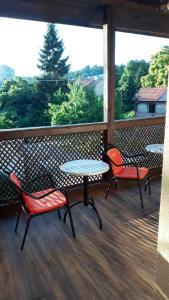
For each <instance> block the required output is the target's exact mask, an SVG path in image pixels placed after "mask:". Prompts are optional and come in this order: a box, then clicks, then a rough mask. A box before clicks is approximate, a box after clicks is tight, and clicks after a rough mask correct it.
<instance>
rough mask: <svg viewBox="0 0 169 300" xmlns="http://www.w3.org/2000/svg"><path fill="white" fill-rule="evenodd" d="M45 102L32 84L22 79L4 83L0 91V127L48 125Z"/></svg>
mask: <svg viewBox="0 0 169 300" xmlns="http://www.w3.org/2000/svg"><path fill="white" fill-rule="evenodd" d="M46 109H47V100H46V99H45V98H44V96H43V97H42V95H41V94H40V93H39V92H38V91H37V89H36V85H35V83H34V82H32V81H29V80H27V79H23V78H16V79H14V80H8V81H4V83H3V85H2V87H1V89H0V127H1V128H17V127H30V126H42V125H48V124H49V119H48V115H47V114H46Z"/></svg>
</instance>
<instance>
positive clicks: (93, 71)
mask: <svg viewBox="0 0 169 300" xmlns="http://www.w3.org/2000/svg"><path fill="white" fill-rule="evenodd" d="M99 75H103V67H102V66H97V65H95V66H93V67H90V66H88V65H87V66H85V67H84V68H83V69H81V70H79V71H74V72H69V73H68V75H67V77H68V79H69V80H75V79H77V78H79V77H80V78H88V77H93V76H99Z"/></svg>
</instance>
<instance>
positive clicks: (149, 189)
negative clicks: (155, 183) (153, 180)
mask: <svg viewBox="0 0 169 300" xmlns="http://www.w3.org/2000/svg"><path fill="white" fill-rule="evenodd" d="M148 191H149V195H151V186H150V180H148Z"/></svg>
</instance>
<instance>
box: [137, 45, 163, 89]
mask: <svg viewBox="0 0 169 300" xmlns="http://www.w3.org/2000/svg"><path fill="white" fill-rule="evenodd" d="M168 66H169V46H164V47H163V48H162V49H161V50H160V51H159V52H158V53H156V54H155V55H152V56H151V61H150V67H149V71H148V75H146V76H144V77H142V78H141V85H142V87H167V85H168Z"/></svg>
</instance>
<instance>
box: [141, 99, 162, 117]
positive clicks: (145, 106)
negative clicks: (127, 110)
mask: <svg viewBox="0 0 169 300" xmlns="http://www.w3.org/2000/svg"><path fill="white" fill-rule="evenodd" d="M165 112H166V103H165V102H157V103H156V112H155V113H149V104H148V103H147V102H144V103H143V102H141V103H138V104H137V106H136V118H145V117H157V116H161V115H165Z"/></svg>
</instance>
